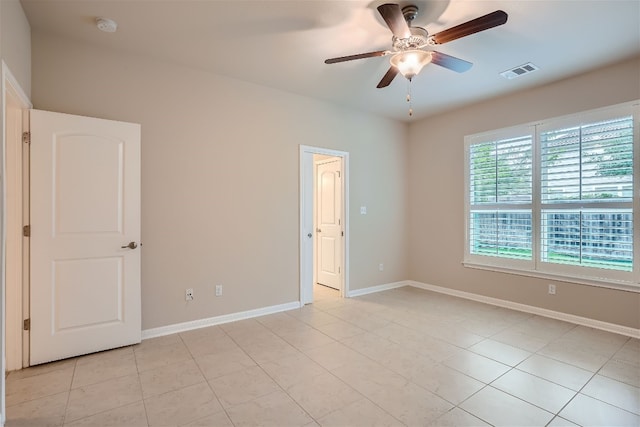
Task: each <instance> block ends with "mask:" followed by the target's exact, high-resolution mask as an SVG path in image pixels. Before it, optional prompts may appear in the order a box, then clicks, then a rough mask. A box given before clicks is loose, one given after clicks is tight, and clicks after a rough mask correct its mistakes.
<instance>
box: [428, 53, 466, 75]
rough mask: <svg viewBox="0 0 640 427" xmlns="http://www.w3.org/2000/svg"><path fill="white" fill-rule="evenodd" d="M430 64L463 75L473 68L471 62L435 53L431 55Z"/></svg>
mask: <svg viewBox="0 0 640 427" xmlns="http://www.w3.org/2000/svg"><path fill="white" fill-rule="evenodd" d="M431 62H432V63H434V64H436V65H439V66H441V67H444V68H447V69H449V70H452V71H455V72H457V73H464V72H465V71H469V69H471V67H473V64H472V63H471V62H468V61H465V60H464V59H460V58H456V57H455V56H451V55H446V54H444V53H441V52H435V51H433V52H432V54H431Z"/></svg>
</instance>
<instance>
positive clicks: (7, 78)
mask: <svg viewBox="0 0 640 427" xmlns="http://www.w3.org/2000/svg"><path fill="white" fill-rule="evenodd" d="M2 81H3V85H2V93H3V94H4V91H5V90H6V89H7V83H8V84H9V85H10V86H11V89H12V90H13V91H14V92H15V94H16V95H17V96H18V98H19V99H20V102H21V103H22V105H24V106H25V107H26V108H29V109H30V108H33V104H32V103H31V101H30V100H29V97H28V96H27V94H26V93H25V91H24V90H23V89H22V86H20V83H18V80H17V79H16V78H15V77H14V75H13V73H12V72H11V70H10V69H9V66H8V65H7V64H6V63H5V62H4V61H2ZM3 102H4V101H3ZM3 108H4V105H3ZM3 112H4V111H3Z"/></svg>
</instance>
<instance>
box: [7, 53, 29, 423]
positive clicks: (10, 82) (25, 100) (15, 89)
mask: <svg viewBox="0 0 640 427" xmlns="http://www.w3.org/2000/svg"><path fill="white" fill-rule="evenodd" d="M1 73H2V76H1V80H0V91H1V93H2V95H1V96H2V99H1V100H0V102H1V103H2V119H1V120H2V126H0V133H1V134H2V135H1V136H0V139H1V140H2V149H1V153H0V180H1V181H2V183H1V189H0V197H1V199H2V200H0V210H1V212H0V214H1V217H0V271H1V272H2V274H0V276H1V277H0V287H1V292H0V318H1V319H2V325H0V326H1V327H0V353H1V357H2V359H1V361H0V371H1V372H2V373H3V375H2V379H0V393H1V395H0V425H4V423H5V420H6V406H5V400H6V382H5V376H4V372H5V370H6V342H5V341H6V332H5V328H6V320H7V319H6V310H5V304H6V296H5V292H6V283H5V277H4V271H5V262H6V250H7V247H6V238H5V230H6V216H7V213H6V202H7V189H6V181H5V179H4V177H5V173H6V171H5V156H6V143H7V142H6V137H5V136H6V132H5V128H6V123H5V115H6V108H7V106H6V93H7V91H8V90H11V91H12V93H13V94H14V95H16V96H17V98H18V100H19V101H20V103H21V104H22V105H23V106H24V107H25V108H32V107H33V104H31V101H30V100H29V97H28V96H27V95H26V93H25V92H24V90H23V89H22V86H20V83H18V80H17V79H16V78H15V76H14V75H13V73H12V72H11V70H10V69H9V67H8V66H7V64H6V63H5V62H4V61H2V70H1Z"/></svg>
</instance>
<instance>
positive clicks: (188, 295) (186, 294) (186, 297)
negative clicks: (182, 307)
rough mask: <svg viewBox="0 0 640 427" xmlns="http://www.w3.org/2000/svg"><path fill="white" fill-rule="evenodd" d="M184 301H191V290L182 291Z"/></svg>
mask: <svg viewBox="0 0 640 427" xmlns="http://www.w3.org/2000/svg"><path fill="white" fill-rule="evenodd" d="M184 300H185V301H193V288H189V289H185V290H184Z"/></svg>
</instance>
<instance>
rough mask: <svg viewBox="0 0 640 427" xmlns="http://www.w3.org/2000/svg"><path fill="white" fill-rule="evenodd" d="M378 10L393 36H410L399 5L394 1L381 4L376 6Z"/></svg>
mask: <svg viewBox="0 0 640 427" xmlns="http://www.w3.org/2000/svg"><path fill="white" fill-rule="evenodd" d="M378 12H380V15H382V19H384V22H386V23H387V26H388V27H389V29H390V30H391V32H392V33H393V35H394V36H396V37H398V38H399V39H406V38H407V37H411V30H409V25H407V21H405V19H404V15H403V14H402V10H401V9H400V6H399V5H397V4H395V3H386V4H382V5H380V6H378Z"/></svg>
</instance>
